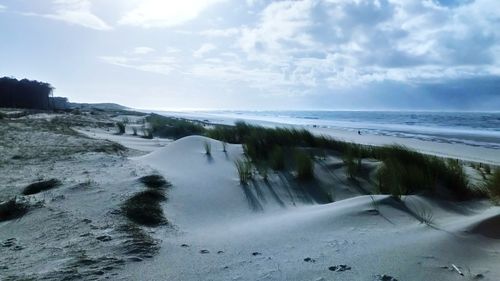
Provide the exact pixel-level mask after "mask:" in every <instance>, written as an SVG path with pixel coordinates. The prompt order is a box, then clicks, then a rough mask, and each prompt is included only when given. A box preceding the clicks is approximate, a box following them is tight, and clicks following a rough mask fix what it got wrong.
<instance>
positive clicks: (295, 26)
mask: <svg viewBox="0 0 500 281" xmlns="http://www.w3.org/2000/svg"><path fill="white" fill-rule="evenodd" d="M0 61H1V63H0V76H14V77H16V78H24V77H27V78H30V79H37V80H43V81H47V82H49V83H51V84H53V85H54V86H55V87H56V91H55V94H56V95H59V96H67V97H69V98H70V100H72V101H80V102H116V103H121V104H124V105H127V106H131V107H137V108H150V109H176V108H214V109H220V108H226V109H230V108H232V109H374V110H375V109H431V110H442V109H445V110H454V109H459V110H499V109H500V2H499V1H498V0H455V1H453V0H424V1H422V0H405V1H396V0H303V1H266V0H246V1H243V0H242V1H231V0H204V1H203V0H182V1H169V0H122V1H113V0H37V1H33V0H0Z"/></svg>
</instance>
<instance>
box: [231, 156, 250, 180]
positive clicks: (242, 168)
mask: <svg viewBox="0 0 500 281" xmlns="http://www.w3.org/2000/svg"><path fill="white" fill-rule="evenodd" d="M234 165H235V166H236V171H237V172H238V177H239V179H240V183H241V184H242V185H247V184H248V182H249V181H250V180H251V179H252V177H253V173H252V163H251V162H250V161H249V160H248V159H244V160H241V159H238V160H236V161H234Z"/></svg>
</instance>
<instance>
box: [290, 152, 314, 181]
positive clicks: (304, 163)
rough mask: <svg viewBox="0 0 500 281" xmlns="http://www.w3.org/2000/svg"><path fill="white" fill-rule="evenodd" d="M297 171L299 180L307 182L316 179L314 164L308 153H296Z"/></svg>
mask: <svg viewBox="0 0 500 281" xmlns="http://www.w3.org/2000/svg"><path fill="white" fill-rule="evenodd" d="M295 169H296V172H297V179H298V180H301V181H306V180H311V179H313V178H314V162H313V160H312V158H311V156H310V155H309V154H307V153H306V152H303V151H297V152H296V153H295Z"/></svg>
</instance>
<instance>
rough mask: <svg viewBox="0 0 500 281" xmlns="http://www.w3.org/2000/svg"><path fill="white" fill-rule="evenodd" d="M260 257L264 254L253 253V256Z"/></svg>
mask: <svg viewBox="0 0 500 281" xmlns="http://www.w3.org/2000/svg"><path fill="white" fill-rule="evenodd" d="M260 255H262V253H259V252H253V253H252V256H260Z"/></svg>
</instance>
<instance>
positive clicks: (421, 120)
mask: <svg viewBox="0 0 500 281" xmlns="http://www.w3.org/2000/svg"><path fill="white" fill-rule="evenodd" d="M192 114H194V115H196V114H201V115H200V117H201V116H205V117H213V118H216V119H217V118H221V120H226V121H227V120H233V121H234V120H239V119H241V120H249V121H260V122H270V123H279V124H290V125H302V126H312V127H320V128H321V127H322V128H335V129H342V130H350V131H360V133H362V134H364V133H368V134H375V135H387V136H396V137H402V138H415V139H420V140H428V141H435V142H447V143H461V144H466V145H471V146H481V147H487V148H494V149H500V112H425V111H414V112H409V111H202V112H192ZM210 119H212V118H210Z"/></svg>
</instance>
